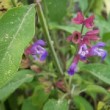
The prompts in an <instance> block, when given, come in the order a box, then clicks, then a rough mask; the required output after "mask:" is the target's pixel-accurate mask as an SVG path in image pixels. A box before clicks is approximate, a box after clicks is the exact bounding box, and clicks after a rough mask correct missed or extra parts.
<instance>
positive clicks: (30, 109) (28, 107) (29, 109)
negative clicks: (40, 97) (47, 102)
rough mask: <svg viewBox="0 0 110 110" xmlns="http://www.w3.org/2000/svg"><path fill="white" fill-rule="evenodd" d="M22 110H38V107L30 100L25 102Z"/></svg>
mask: <svg viewBox="0 0 110 110" xmlns="http://www.w3.org/2000/svg"><path fill="white" fill-rule="evenodd" d="M21 110H37V107H36V106H34V105H33V104H32V100H31V98H28V99H26V100H25V101H24V102H23V105H22V109H21Z"/></svg>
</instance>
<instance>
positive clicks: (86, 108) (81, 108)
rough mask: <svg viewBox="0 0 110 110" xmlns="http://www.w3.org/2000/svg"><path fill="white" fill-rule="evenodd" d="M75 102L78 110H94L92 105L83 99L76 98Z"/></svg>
mask: <svg viewBox="0 0 110 110" xmlns="http://www.w3.org/2000/svg"><path fill="white" fill-rule="evenodd" d="M73 100H74V103H75V104H76V106H77V107H78V110H93V108H92V106H91V105H90V103H89V102H88V101H87V100H86V99H84V98H83V97H81V96H75V97H74V99H73Z"/></svg>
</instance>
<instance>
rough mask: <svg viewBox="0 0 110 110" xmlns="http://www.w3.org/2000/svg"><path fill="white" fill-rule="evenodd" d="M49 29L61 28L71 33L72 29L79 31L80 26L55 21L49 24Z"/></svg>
mask: <svg viewBox="0 0 110 110" xmlns="http://www.w3.org/2000/svg"><path fill="white" fill-rule="evenodd" d="M49 27H50V29H59V30H63V31H66V32H68V33H70V34H72V33H73V32H74V31H76V30H77V31H80V27H78V26H76V25H74V26H72V25H71V26H65V25H58V24H57V23H50V24H49Z"/></svg>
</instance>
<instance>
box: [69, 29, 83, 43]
mask: <svg viewBox="0 0 110 110" xmlns="http://www.w3.org/2000/svg"><path fill="white" fill-rule="evenodd" d="M80 40H81V33H80V32H77V31H75V32H73V34H72V35H71V36H69V37H68V38H67V41H69V42H73V43H75V44H78V43H79V42H80Z"/></svg>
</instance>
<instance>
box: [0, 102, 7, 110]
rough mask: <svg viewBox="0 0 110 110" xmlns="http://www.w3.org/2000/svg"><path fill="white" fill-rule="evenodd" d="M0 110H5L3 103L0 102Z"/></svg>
mask: <svg viewBox="0 0 110 110" xmlns="http://www.w3.org/2000/svg"><path fill="white" fill-rule="evenodd" d="M0 110H6V109H5V105H4V102H0Z"/></svg>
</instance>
